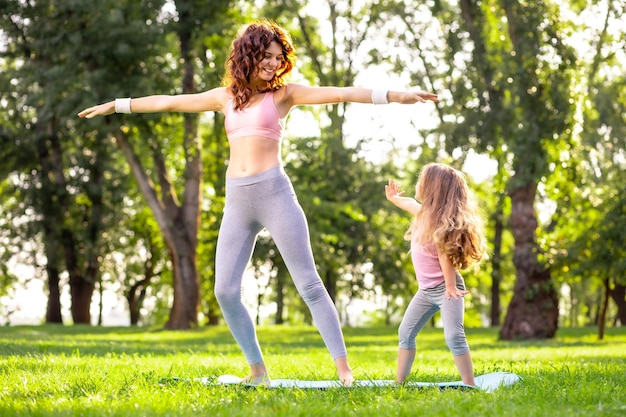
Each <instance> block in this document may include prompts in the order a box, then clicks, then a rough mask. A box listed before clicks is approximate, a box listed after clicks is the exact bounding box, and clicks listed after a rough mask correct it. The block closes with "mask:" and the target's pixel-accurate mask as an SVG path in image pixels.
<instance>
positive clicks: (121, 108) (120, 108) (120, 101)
mask: <svg viewBox="0 0 626 417" xmlns="http://www.w3.org/2000/svg"><path fill="white" fill-rule="evenodd" d="M130 112H131V111H130V98H116V99H115V113H126V114H128V113H130Z"/></svg>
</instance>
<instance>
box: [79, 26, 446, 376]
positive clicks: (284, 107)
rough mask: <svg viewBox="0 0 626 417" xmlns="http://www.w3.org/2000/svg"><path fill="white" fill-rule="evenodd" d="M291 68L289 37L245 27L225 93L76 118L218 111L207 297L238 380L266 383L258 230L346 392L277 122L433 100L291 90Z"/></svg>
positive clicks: (163, 98) (328, 307)
mask: <svg viewBox="0 0 626 417" xmlns="http://www.w3.org/2000/svg"><path fill="white" fill-rule="evenodd" d="M294 62H295V52H294V48H293V46H292V43H291V39H290V37H289V34H288V33H287V32H286V31H285V30H284V29H283V28H281V27H280V26H278V25H276V24H274V23H272V22H268V21H260V22H257V23H254V24H251V25H249V26H247V27H246V28H245V30H244V31H243V32H242V33H241V35H240V36H239V37H237V39H235V40H234V42H233V45H232V50H231V52H230V55H229V58H228V62H227V68H226V70H227V72H226V77H225V78H224V86H223V87H218V88H214V89H211V90H208V91H205V92H202V93H198V94H181V95H174V96H167V95H154V96H147V97H140V98H133V99H132V100H131V99H130V98H124V99H116V100H114V101H110V102H108V103H104V104H100V105H97V106H93V107H90V108H88V109H85V110H83V111H82V112H80V113H79V116H80V117H84V118H87V119H90V118H92V117H95V116H98V115H103V116H104V115H109V114H112V113H114V112H117V113H130V112H131V111H132V112H133V113H153V112H163V111H170V112H207V111H219V112H222V113H224V115H225V128H226V135H227V137H228V141H229V143H230V159H229V163H228V168H227V170H226V205H225V208H224V216H223V218H222V223H221V225H220V232H219V237H218V240H217V252H216V257H215V259H216V267H215V269H216V271H215V296H216V298H217V301H218V302H219V304H220V307H221V309H222V313H223V314H224V319H225V320H226V324H227V325H228V327H229V329H230V331H231V333H232V334H233V336H234V338H235V340H236V341H237V343H238V344H239V346H240V347H241V349H242V351H243V353H244V355H245V356H246V359H247V361H248V364H249V365H250V375H248V376H247V377H246V378H244V382H246V383H250V384H262V383H264V384H269V382H270V380H269V376H268V372H267V369H266V367H265V362H264V359H263V355H262V354H261V348H260V347H259V343H258V340H257V336H256V330H255V328H254V323H253V321H252V319H251V318H250V315H249V313H248V311H247V310H246V308H245V306H244V304H243V302H242V300H241V285H242V278H243V274H244V271H245V269H246V266H247V264H248V262H249V261H250V257H251V256H252V252H253V249H254V245H255V243H256V238H257V235H258V233H259V232H260V231H261V230H262V229H263V228H266V229H267V230H268V231H269V233H270V234H271V236H272V238H273V239H274V242H275V243H276V246H277V247H278V250H279V251H280V253H281V255H282V257H283V259H284V261H285V264H286V265H287V268H288V270H289V272H290V274H291V276H292V279H293V281H294V284H295V286H296V288H297V290H298V292H299V293H300V295H301V296H302V298H303V299H304V301H305V302H306V304H307V306H308V307H309V309H310V310H311V315H312V316H313V321H314V322H315V324H316V326H317V327H318V329H319V331H320V334H321V335H322V339H323V340H324V342H325V344H326V347H327V348H328V350H329V351H330V354H331V356H332V358H333V360H334V361H335V365H336V367H337V373H338V376H339V379H340V380H341V381H342V382H343V383H344V384H346V385H351V384H352V382H353V376H352V371H351V369H350V367H349V366H348V360H347V353H346V347H345V343H344V338H343V334H342V331H341V325H340V322H339V318H338V314H337V310H336V308H335V306H334V305H333V302H332V300H331V298H330V296H329V295H328V292H327V291H326V288H325V287H324V284H323V283H322V280H321V279H320V276H319V274H318V273H317V270H316V268H315V261H314V259H313V253H312V251H311V244H310V239H309V230H308V226H307V222H306V218H305V216H304V213H303V211H302V208H301V207H300V204H299V203H298V200H297V197H296V195H295V192H294V189H293V187H292V185H291V182H290V180H289V177H288V176H287V174H286V173H285V170H284V168H283V162H282V158H281V141H282V137H283V129H284V126H285V119H286V117H287V114H288V113H289V111H290V109H291V108H292V107H294V106H298V105H313V104H331V103H339V102H355V103H374V104H386V103H388V102H398V103H403V104H413V103H418V102H425V101H427V100H432V101H437V96H436V95H435V94H431V93H427V92H422V91H416V92H400V91H387V90H371V89H366V88H356V87H344V88H339V87H309V86H304V85H298V84H289V83H287V82H286V81H285V77H286V76H287V75H288V74H289V72H290V71H291V70H292V68H293V66H294Z"/></svg>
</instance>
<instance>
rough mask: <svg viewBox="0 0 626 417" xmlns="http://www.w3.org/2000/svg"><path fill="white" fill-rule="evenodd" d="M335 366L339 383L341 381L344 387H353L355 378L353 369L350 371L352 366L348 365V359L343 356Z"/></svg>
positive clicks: (337, 360) (336, 361)
mask: <svg viewBox="0 0 626 417" xmlns="http://www.w3.org/2000/svg"><path fill="white" fill-rule="evenodd" d="M335 366H336V367H337V375H338V376H339V381H341V383H342V384H343V385H344V386H346V387H351V386H352V384H354V377H353V376H352V369H350V365H348V358H347V357H346V356H342V357H341V358H337V359H335Z"/></svg>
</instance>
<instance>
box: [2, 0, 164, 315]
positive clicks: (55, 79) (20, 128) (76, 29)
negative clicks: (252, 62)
mask: <svg viewBox="0 0 626 417" xmlns="http://www.w3.org/2000/svg"><path fill="white" fill-rule="evenodd" d="M151 4H155V3H151ZM109 5H111V4H110V2H109ZM155 5H156V4H155ZM5 6H6V7H3V9H2V28H1V29H2V30H3V32H4V34H5V36H6V40H7V46H6V50H5V51H4V53H3V57H4V59H5V60H6V62H7V65H8V68H9V69H10V71H7V72H3V75H2V77H3V80H5V81H3V82H7V81H8V83H11V84H13V87H14V88H12V89H11V90H5V92H4V95H3V103H4V104H5V105H6V107H7V108H8V109H9V113H8V114H9V116H10V117H9V118H8V119H7V120H6V122H7V123H10V125H11V128H10V129H9V128H7V130H10V131H11V133H12V134H13V135H14V136H11V139H12V140H11V141H10V152H12V153H13V154H14V155H15V158H14V159H13V162H14V165H12V166H11V167H10V168H9V170H10V171H11V172H14V173H16V175H17V178H19V180H20V184H19V187H20V188H21V192H22V198H23V199H24V200H25V201H26V205H27V206H28V207H31V208H32V209H33V211H34V214H33V216H32V218H31V219H29V221H31V222H32V223H33V224H36V225H37V227H36V228H34V229H35V230H36V232H35V233H38V232H39V231H42V237H41V241H42V243H43V247H44V253H45V256H46V265H47V266H46V272H47V275H48V290H49V304H48V311H47V315H46V321H48V322H61V315H60V302H59V294H60V288H59V281H60V276H61V273H62V272H63V271H66V272H67V274H68V276H69V286H70V294H71V297H72V306H71V312H72V319H73V321H74V322H75V323H90V322H91V313H90V307H91V298H92V294H93V291H94V289H95V287H96V285H97V283H98V281H99V279H100V260H101V250H102V247H103V239H102V236H103V231H104V230H106V229H107V228H108V227H111V226H112V225H115V224H116V223H117V220H116V218H115V215H116V213H117V211H116V209H115V204H116V203H117V202H119V200H118V198H119V195H120V193H118V192H116V191H115V187H114V186H112V184H114V183H115V181H116V180H119V178H116V175H115V173H114V172H112V171H110V170H109V168H108V167H109V164H110V163H111V161H112V160H114V159H115V158H114V156H113V153H112V150H113V149H112V147H111V146H110V143H108V142H107V141H106V140H104V138H105V137H106V135H105V134H104V133H102V132H99V133H97V134H92V135H84V136H83V133H84V131H81V130H80V129H78V130H75V129H74V127H75V126H74V125H73V124H72V123H71V122H69V120H70V119H73V118H74V117H75V116H74V115H75V112H76V108H77V107H76V105H77V104H78V102H79V100H80V96H81V90H82V86H83V84H81V81H83V77H82V76H81V70H82V69H83V68H84V67H85V65H86V63H89V62H90V60H89V59H85V60H83V58H84V57H86V56H90V55H91V54H94V53H97V52H98V51H97V50H96V49H97V47H96V46H95V45H96V43H94V42H91V41H92V40H94V39H96V36H94V37H93V39H89V36H86V38H87V40H88V42H86V45H90V46H91V45H94V49H88V48H85V44H83V43H82V42H83V40H85V38H84V37H83V35H85V32H84V31H83V29H84V26H83V25H84V23H85V22H86V21H90V20H92V19H94V18H96V17H102V19H101V20H100V22H101V23H103V24H105V25H107V24H108V25H107V27H109V26H114V25H110V23H113V22H112V21H111V19H113V20H115V19H114V18H115V16H116V13H115V12H112V9H107V8H106V6H107V4H105V3H104V2H96V3H94V4H89V5H87V4H84V3H81V4H77V3H76V2H73V1H53V2H34V3H24V2H17V1H15V2H7V3H6V5H5ZM157 7H159V6H158V5H157ZM158 10H159V9H158V8H157V9H150V8H148V7H141V5H139V4H136V5H135V7H134V9H132V10H129V13H128V16H135V17H137V18H139V19H141V20H142V21H144V22H145V20H146V19H149V18H154V16H155V13H156V12H158ZM93 35H97V36H99V34H96V33H93ZM141 39H143V38H142V37H139V36H137V37H135V40H137V41H138V42H141ZM118 52H119V51H118ZM118 57H119V55H118ZM109 174H110V175H109ZM109 179H110V180H111V181H108V180H109ZM31 236H35V234H33V235H31Z"/></svg>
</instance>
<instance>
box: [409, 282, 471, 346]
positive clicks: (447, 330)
mask: <svg viewBox="0 0 626 417" xmlns="http://www.w3.org/2000/svg"><path fill="white" fill-rule="evenodd" d="M456 286H457V288H459V289H462V290H463V289H465V283H464V282H463V278H462V277H461V275H460V274H459V273H457V276H456ZM439 310H441V321H442V323H443V334H444V338H445V339H446V343H447V344H448V347H449V348H450V351H451V352H452V354H453V355H454V356H458V355H464V354H466V353H467V352H469V346H468V345H467V339H466V338H465V329H464V327H463V315H464V313H465V306H464V299H463V297H459V299H458V300H455V299H454V298H450V299H449V300H448V299H446V284H445V283H444V282H442V283H441V284H439V285H437V286H436V287H434V288H429V289H426V290H419V291H417V294H415V296H414V297H413V299H412V300H411V302H410V303H409V306H408V307H407V309H406V312H405V313H404V317H403V318H402V322H401V323H400V327H399V328H398V336H399V338H400V348H402V349H415V348H416V344H415V338H416V337H417V334H418V333H419V332H420V330H422V329H423V328H424V326H425V325H426V323H428V322H429V321H430V319H431V318H432V317H433V316H434V315H435V313H436V312H437V311H439Z"/></svg>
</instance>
